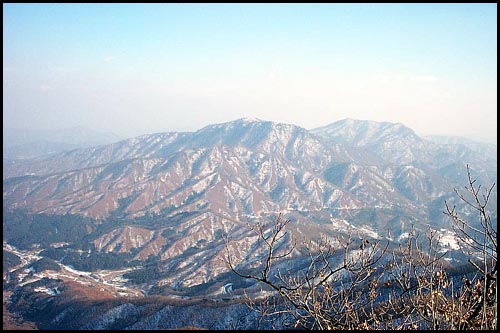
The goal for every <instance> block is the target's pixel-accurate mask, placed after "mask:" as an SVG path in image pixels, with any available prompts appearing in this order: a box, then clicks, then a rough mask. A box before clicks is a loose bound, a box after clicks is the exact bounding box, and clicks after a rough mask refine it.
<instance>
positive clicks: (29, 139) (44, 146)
mask: <svg viewBox="0 0 500 333" xmlns="http://www.w3.org/2000/svg"><path fill="white" fill-rule="evenodd" d="M121 139H122V138H121V137H119V136H117V135H115V134H113V133H104V132H99V131H95V130H91V129H88V128H84V127H74V128H66V129H59V130H28V129H16V128H5V129H4V131H3V157H4V158H8V159H29V158H35V157H39V156H43V155H47V154H54V153H59V152H62V151H67V150H71V149H76V148H84V147H91V146H97V145H102V144H107V143H112V142H116V141H119V140H121Z"/></svg>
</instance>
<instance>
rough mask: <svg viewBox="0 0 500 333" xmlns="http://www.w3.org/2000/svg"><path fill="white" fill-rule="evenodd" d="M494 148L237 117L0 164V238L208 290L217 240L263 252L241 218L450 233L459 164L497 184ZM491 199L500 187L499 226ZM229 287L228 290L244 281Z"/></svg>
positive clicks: (349, 124)
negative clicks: (0, 220) (0, 233)
mask: <svg viewBox="0 0 500 333" xmlns="http://www.w3.org/2000/svg"><path fill="white" fill-rule="evenodd" d="M496 149H497V148H496V145H491V144H480V143H470V142H457V141H456V140H455V139H450V140H446V139H439V140H438V141H436V139H434V138H431V139H430V140H429V139H426V138H422V137H419V136H418V135H416V134H415V132H414V131H413V130H411V129H410V128H408V127H406V126H404V125H402V124H394V123H387V122H373V121H360V120H352V119H345V120H341V121H338V122H335V123H332V124H330V125H327V126H324V127H320V128H317V129H313V130H306V129H304V128H302V127H299V126H295V125H292V124H283V123H275V122H270V121H262V120H257V119H239V120H236V121H231V122H227V123H222V124H214V125H210V126H206V127H204V128H202V129H200V130H198V131H195V132H183V133H177V132H175V133H174V132H172V133H158V134H151V135H143V136H139V137H134V138H130V139H127V140H122V141H119V142H115V143H111V144H104V145H100V146H96V147H88V148H79V149H73V150H70V151H64V152H59V153H55V154H51V155H49V156H38V157H36V158H32V159H7V160H6V159H5V158H4V171H3V208H4V244H5V243H8V244H10V245H13V246H16V247H19V248H24V249H26V250H27V249H30V246H31V245H32V244H34V243H37V244H41V245H39V246H41V248H42V249H45V250H50V251H49V252H47V253H46V256H48V257H49V258H51V259H52V260H55V261H56V262H57V263H58V264H59V265H71V266H72V267H73V268H76V269H79V270H81V271H90V270H92V267H94V268H95V267H100V268H106V269H118V268H121V269H124V268H126V269H127V270H126V272H128V275H127V274H125V273H123V272H122V274H124V275H123V276H124V277H125V278H128V279H130V280H129V284H128V286H129V288H133V289H134V290H135V292H138V293H139V291H140V290H141V291H140V293H143V294H144V293H146V294H169V293H170V294H172V293H173V294H176V295H194V294H197V293H202V294H204V295H212V296H213V297H215V295H219V296H220V295H222V294H223V293H224V290H225V289H224V288H222V286H224V285H225V284H226V283H228V281H230V282H231V283H233V282H235V281H232V280H231V279H232V278H230V275H228V274H229V273H228V268H227V266H225V265H224V264H223V258H224V256H225V249H224V243H223V237H222V236H223V235H225V234H228V233H229V234H230V235H231V238H232V239H233V241H234V243H232V244H233V245H232V246H233V247H234V248H232V250H234V253H235V254H236V256H237V257H238V259H244V260H245V261H247V262H251V261H252V260H254V259H255V258H258V257H259V253H256V252H253V250H252V249H253V248H254V247H255V241H256V237H255V235H254V234H252V233H251V232H250V231H248V229H246V228H245V227H244V226H245V224H246V223H250V224H252V223H255V221H262V220H266V221H272V220H273V219H274V218H275V217H276V216H277V215H278V214H279V213H282V214H283V215H284V217H285V218H289V219H291V220H292V223H291V224H290V228H291V231H292V232H293V234H294V235H295V237H299V238H300V237H303V238H304V237H305V238H315V237H318V236H319V235H320V234H326V235H330V236H335V235H338V234H343V233H347V232H349V231H355V232H360V233H363V234H365V235H367V236H368V237H372V238H379V239H380V238H384V237H389V236H388V235H387V231H388V230H390V237H392V239H396V240H397V239H398V237H401V236H402V235H403V234H404V233H405V232H407V231H408V229H409V227H410V226H411V225H415V226H416V227H417V229H419V230H425V229H426V228H427V225H430V226H431V227H432V228H434V229H435V230H438V231H439V232H440V233H442V234H443V235H444V234H446V233H448V232H449V221H448V220H447V219H446V217H445V216H444V214H443V213H442V212H443V210H444V201H445V200H448V201H449V202H451V203H457V204H458V201H457V200H456V195H455V194H454V193H453V189H454V187H460V188H462V187H463V185H465V184H466V181H467V175H466V164H469V165H470V167H471V170H472V173H473V175H474V176H476V177H477V178H478V181H479V182H480V183H482V184H485V186H487V185H491V183H493V182H495V183H496V181H497V157H496V156H497V154H496V153H497V152H496ZM4 156H5V155H4ZM496 200H497V199H496V191H495V193H494V195H493V196H492V198H491V201H492V204H491V206H490V207H492V209H493V210H494V211H493V214H492V215H493V216H494V219H495V220H496ZM76 217H78V219H77V218H76ZM23 221H29V222H23ZM37 221H38V222H37ZM37 228H38V229H37ZM40 228H43V232H41V231H40V230H42V229H40ZM22 230H25V231H22ZM26 230H30V232H35V233H37V235H36V238H30V237H31V236H27V234H22V232H27V231H26ZM37 230H38V232H37ZM65 230H66V231H65ZM64 232H68V233H70V234H71V237H70V238H64V237H62V236H61V234H62V233H64ZM291 241H292V240H291V239H285V240H284V242H285V243H284V244H283V246H285V245H286V244H289V243H290V242H291ZM54 244H56V245H54ZM61 244H62V245H61ZM442 246H443V248H449V247H450V244H444V243H443V244H442ZM4 249H5V245H4ZM42 253H44V252H42ZM106 256H107V259H104V258H105V257H106ZM93 260H94V261H93ZM120 260H121V261H120ZM134 267H135V268H134ZM68 274H69V273H68ZM79 274H80V278H81V276H86V275H84V274H83V273H79ZM42 276H43V275H40V276H39V278H41V277H42ZM238 283H239V285H238V284H236V282H235V285H234V286H233V287H232V290H233V292H234V293H238V290H240V291H239V292H241V288H242V287H243V286H244V285H245V283H246V282H245V281H239V282H238ZM221 288H222V289H221ZM239 288H240V289H239Z"/></svg>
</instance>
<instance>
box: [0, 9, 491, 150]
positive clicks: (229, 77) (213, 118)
mask: <svg viewBox="0 0 500 333" xmlns="http://www.w3.org/2000/svg"><path fill="white" fill-rule="evenodd" d="M496 114H497V4H397V5H393V4H389V5H388V4H347V5H340V4H106V5H102V4H50V5H47V4H41V5H39V4H4V5H3V121H4V128H12V127H16V128H21V127H25V128H26V127H27V128H64V127H73V126H85V127H89V128H92V129H96V130H100V131H111V132H114V133H116V134H119V135H122V136H131V135H138V134H144V133H152V132H158V131H191V130H196V129H199V128H201V127H203V126H205V125H208V124H210V123H218V122H225V121H230V120H234V119H237V118H242V117H257V118H260V119H264V120H273V121H279V122H286V123H293V124H296V125H299V126H303V127H305V128H315V127H319V126H323V125H326V124H329V123H331V122H334V121H336V120H340V119H343V118H355V119H367V120H376V121H391V122H402V123H403V124H405V125H407V126H409V127H411V128H413V129H414V130H415V131H416V132H417V134H421V135H428V134H442V135H462V136H468V137H472V138H476V139H483V140H488V141H490V142H491V141H496V132H497V115H496Z"/></svg>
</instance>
